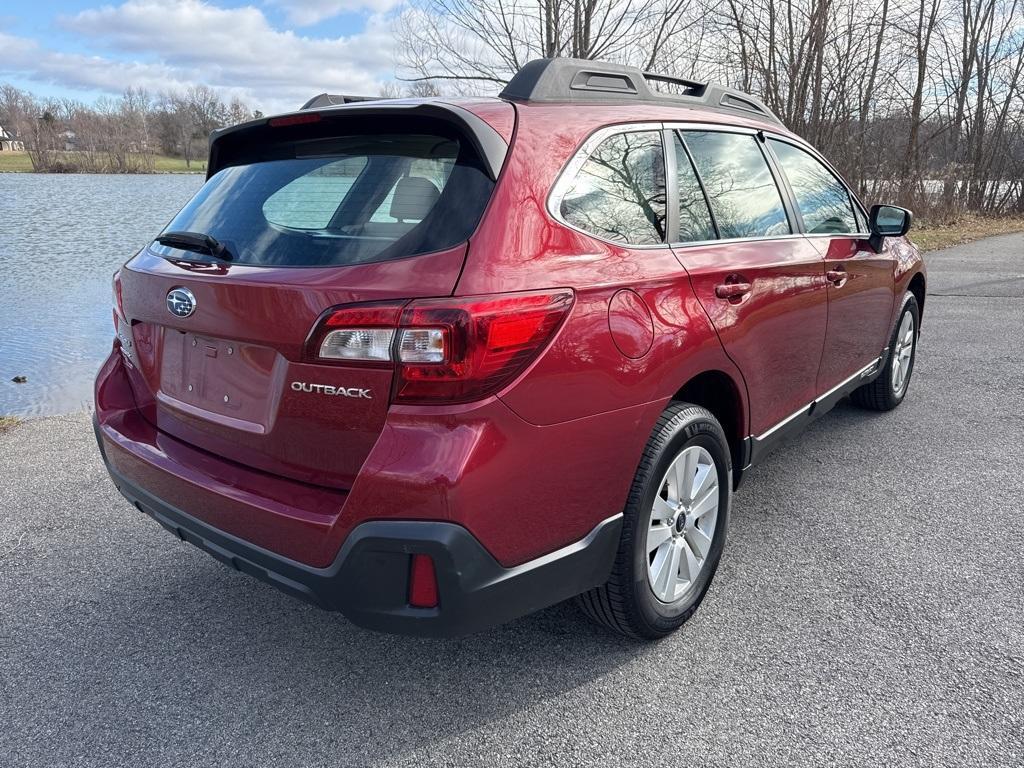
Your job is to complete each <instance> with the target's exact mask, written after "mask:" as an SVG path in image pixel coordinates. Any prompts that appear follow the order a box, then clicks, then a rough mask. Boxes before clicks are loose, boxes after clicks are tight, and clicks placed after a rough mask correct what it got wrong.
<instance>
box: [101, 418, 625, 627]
mask: <svg viewBox="0 0 1024 768" xmlns="http://www.w3.org/2000/svg"><path fill="white" fill-rule="evenodd" d="M96 437H97V441H98V442H99V446H100V451H101V453H103V458H104V462H105V463H106V465H107V470H108V471H109V472H110V476H111V478H112V479H113V481H114V484H115V485H116V486H117V488H118V490H119V491H120V492H121V494H122V495H123V496H124V497H125V498H126V499H128V501H130V502H131V503H132V504H133V505H134V506H135V507H136V508H137V509H138V510H140V511H141V512H143V513H145V514H146V515H149V516H150V517H152V518H153V519H154V520H156V521H157V522H158V523H160V525H162V526H163V527H164V528H166V529H167V530H169V531H170V532H171V533H173V534H174V535H175V536H177V537H178V538H179V539H181V540H182V541H187V542H189V543H190V544H194V545H195V546H197V547H199V548H200V549H202V550H204V551H206V552H207V553H209V554H211V555H213V556H214V557H215V558H217V559H218V560H220V561H221V562H222V563H224V564H226V565H228V566H230V567H231V568H234V569H235V570H238V571H241V572H243V573H247V574H249V575H250V576H255V577H256V578H258V579H260V580H261V581H264V582H267V583H268V584H271V585H272V586H274V587H276V588H278V589H280V590H282V591H283V592H286V593H288V594H291V595H293V596H295V597H298V598H300V599H302V600H304V601H306V602H309V603H313V604H314V605H318V606H320V607H321V608H325V609H328V610H336V611H340V612H341V613H343V614H344V615H345V616H346V617H347V618H348V619H350V620H351V621H352V622H354V623H355V624H358V625H360V626H363V627H366V628H368V629H375V630H381V631H385V632H396V633H401V634H412V635H426V636H439V637H451V636H458V635H463V634H468V633H471V632H477V631H480V630H482V629H486V628H487V627H491V626H495V625H497V624H501V623H504V622H506V621H510V620H512V619H515V618H518V617H520V616H524V615H526V614H528V613H532V612H533V611H537V610H540V609H541V608H546V607H548V606H550V605H554V604H555V603H558V602H560V601H562V600H566V599H568V598H570V597H573V596H575V595H577V594H580V593H581V592H584V591H586V590H588V589H591V588H592V587H596V586H598V585H599V584H602V583H604V582H605V581H606V580H607V579H608V575H609V573H610V570H611V566H612V563H613V561H614V558H615V551H616V548H617V547H618V543H619V535H620V532H621V528H622V516H621V515H617V516H615V517H611V518H609V519H607V520H604V521H603V522H601V523H599V524H598V525H597V526H596V527H595V528H594V529H593V530H592V531H591V532H590V533H589V534H588V535H587V536H586V537H585V538H583V539H581V540H580V541H577V542H575V543H573V544H570V545H568V546H566V547H563V548H561V549H559V550H557V551H555V552H552V553H551V554H548V555H545V556H543V557H540V558H537V559H535V560H530V561H528V562H526V563H523V564H521V565H518V566H515V567H512V568H504V567H502V566H501V564H499V563H498V561H497V560H495V559H494V558H493V557H492V556H491V555H490V553H488V551H487V550H486V549H485V548H484V547H483V545H481V544H480V542H479V541H478V540H477V539H476V538H475V537H474V536H473V535H472V534H471V533H470V532H469V531H468V530H466V529H465V528H464V527H462V526H460V525H457V524H455V523H447V522H428V521H400V520H378V521H371V522H365V523H362V524H360V525H358V526H356V528H355V529H354V530H353V531H352V533H351V534H349V536H348V537H347V538H346V540H345V544H344V546H342V548H341V550H340V551H339V552H338V554H337V557H336V558H335V560H334V562H333V563H332V564H331V565H330V566H328V567H325V568H315V567H313V566H309V565H306V564H304V563H299V562H297V561H295V560H291V559H288V558H286V557H283V556H282V555H279V554H276V553H274V552H271V551H269V550H267V549H263V548H261V547H258V546H256V545H254V544H252V543H250V542H247V541H245V540H243V539H240V538H237V537H235V536H232V535H231V534H228V533H226V532H224V531H222V530H219V529H217V528H214V527H212V526H210V525H208V524H206V523H204V522H202V521H201V520H199V519H197V518H196V517H194V516H192V515H190V514H188V513H187V512H185V511H183V510H180V509H177V508H176V507H174V506H173V505H172V504H170V503H169V502H168V501H166V500H164V499H160V498H158V497H156V496H155V495H153V494H152V493H150V492H149V491H147V490H145V489H143V488H141V487H139V486H138V485H136V484H134V483H133V482H131V481H130V480H129V479H127V478H126V477H124V476H122V475H121V474H120V473H119V472H118V471H117V470H116V469H115V468H114V467H112V466H111V465H110V463H109V462H107V459H106V453H105V451H104V441H103V438H102V436H101V435H100V433H99V429H98V427H97V435H96ZM419 553H422V554H427V555H430V556H431V557H432V558H433V561H434V566H435V570H436V573H437V582H438V594H439V604H438V607H437V608H413V607H411V606H409V604H408V600H407V596H408V576H409V565H410V559H411V555H413V554H419Z"/></svg>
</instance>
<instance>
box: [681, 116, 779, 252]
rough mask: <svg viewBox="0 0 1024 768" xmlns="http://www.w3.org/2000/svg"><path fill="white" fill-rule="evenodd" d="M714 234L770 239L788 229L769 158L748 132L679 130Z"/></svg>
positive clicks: (724, 236) (728, 236)
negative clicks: (701, 185) (714, 226)
mask: <svg viewBox="0 0 1024 768" xmlns="http://www.w3.org/2000/svg"><path fill="white" fill-rule="evenodd" d="M683 137H684V139H685V141H686V146H687V147H688V148H689V150H690V154H691V155H692V156H693V162H694V163H695V164H696V166H697V171H698V172H699V173H700V177H701V180H702V181H703V182H704V189H705V191H706V192H707V196H708V200H709V202H710V203H711V210H712V211H713V212H714V214H715V221H716V222H717V224H718V230H719V235H720V236H721V237H723V238H733V237H771V236H773V235H786V234H790V233H791V232H792V230H791V229H790V226H789V220H788V219H787V218H786V209H785V207H784V206H783V204H782V195H781V194H780V193H779V189H778V187H777V186H776V185H775V179H774V178H773V177H772V173H771V170H770V169H769V167H768V162H767V160H765V158H764V155H763V154H762V153H761V149H760V147H758V146H757V139H756V138H755V137H754V136H751V135H749V134H741V133H724V132H715V131H684V132H683Z"/></svg>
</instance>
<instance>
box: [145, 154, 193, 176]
mask: <svg viewBox="0 0 1024 768" xmlns="http://www.w3.org/2000/svg"><path fill="white" fill-rule="evenodd" d="M153 171H154V172H156V173H206V160H205V158H204V159H202V160H193V161H192V167H191V168H189V167H187V166H186V165H185V158H183V157H168V156H167V155H157V156H156V157H155V158H153Z"/></svg>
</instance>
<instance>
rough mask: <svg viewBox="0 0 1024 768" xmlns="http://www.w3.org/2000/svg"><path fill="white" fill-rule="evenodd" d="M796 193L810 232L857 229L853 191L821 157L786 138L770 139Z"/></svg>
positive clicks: (801, 212) (797, 201)
mask: <svg viewBox="0 0 1024 768" xmlns="http://www.w3.org/2000/svg"><path fill="white" fill-rule="evenodd" d="M768 143H769V144H771V147H772V151H774V152H775V156H776V157H777V158H778V160H779V165H781V166H782V171H783V173H785V174H786V178H787V179H788V180H789V186H791V187H792V188H793V195H794V197H796V204H797V208H798V209H799V210H800V216H801V218H802V219H803V221H804V229H805V230H806V231H807V232H808V233H809V234H824V233H840V234H841V233H844V232H857V230H858V227H857V219H856V218H855V217H854V214H853V205H852V204H851V202H850V193H849V191H848V190H847V189H846V187H845V185H844V184H843V183H842V182H841V181H839V179H837V178H836V177H835V176H834V175H833V174H832V172H831V171H830V170H829V169H828V168H826V167H825V166H824V165H822V164H821V163H820V162H818V160H817V159H816V158H815V157H813V156H811V155H809V154H808V153H807V152H804V151H803V150H802V149H800V148H799V147H795V146H793V145H792V144H790V143H788V142H785V141H776V140H775V139H769V140H768Z"/></svg>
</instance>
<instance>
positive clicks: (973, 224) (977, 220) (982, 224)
mask: <svg viewBox="0 0 1024 768" xmlns="http://www.w3.org/2000/svg"><path fill="white" fill-rule="evenodd" d="M1011 232H1024V217H1021V216H1004V217H998V218H986V217H982V216H961V217H960V218H958V219H956V220H955V221H950V222H941V223H932V222H929V221H922V222H915V224H914V226H913V227H912V228H911V230H910V234H909V237H910V239H911V240H912V241H913V242H914V243H915V244H916V245H917V246H918V247H919V248H921V250H923V251H937V250H939V249H940V248H949V247H950V246H952V245H961V244H963V243H969V242H971V241H973V240H980V239H981V238H983V237H991V236H993V235H1007V234H1010V233H1011Z"/></svg>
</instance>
